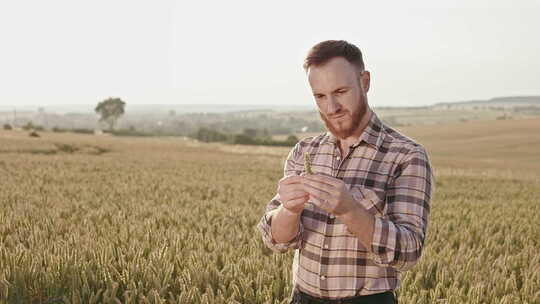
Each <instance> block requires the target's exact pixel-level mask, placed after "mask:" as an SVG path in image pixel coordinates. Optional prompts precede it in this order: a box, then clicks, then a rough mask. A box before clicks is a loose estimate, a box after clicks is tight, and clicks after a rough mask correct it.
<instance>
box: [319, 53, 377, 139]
mask: <svg viewBox="0 0 540 304" xmlns="http://www.w3.org/2000/svg"><path fill="white" fill-rule="evenodd" d="M369 79H370V78H369V72H367V71H365V72H363V73H360V72H359V71H358V68H357V67H356V66H354V65H352V64H350V63H349V62H348V61H347V60H346V59H345V58H343V57H335V58H332V59H330V60H329V61H328V62H327V63H325V64H323V65H321V66H312V67H310V68H309V70H308V81H309V84H310V86H311V90H312V92H313V96H314V97H315V101H316V103H317V107H318V108H319V114H320V116H321V119H322V120H323V121H324V124H325V125H326V128H327V129H328V130H329V131H330V132H331V133H332V134H334V136H336V137H337V138H340V139H345V138H348V137H350V136H351V135H353V134H354V133H355V131H357V130H358V129H359V127H360V121H361V120H362V118H363V117H364V115H366V113H367V108H368V104H367V96H366V93H367V91H368V90H369ZM358 135H359V134H358Z"/></svg>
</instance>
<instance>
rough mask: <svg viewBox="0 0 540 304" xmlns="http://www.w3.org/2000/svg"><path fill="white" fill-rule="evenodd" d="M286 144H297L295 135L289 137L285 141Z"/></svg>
mask: <svg viewBox="0 0 540 304" xmlns="http://www.w3.org/2000/svg"><path fill="white" fill-rule="evenodd" d="M285 141H286V142H289V143H295V144H296V143H297V142H298V137H296V136H295V135H289V136H288V137H287V140H285Z"/></svg>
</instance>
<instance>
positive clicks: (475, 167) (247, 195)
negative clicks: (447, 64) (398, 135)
mask: <svg viewBox="0 0 540 304" xmlns="http://www.w3.org/2000/svg"><path fill="white" fill-rule="evenodd" d="M402 130H403V132H404V133H405V134H407V135H408V136H410V137H413V138H415V139H416V140H418V141H419V142H421V143H422V144H424V146H426V148H427V149H428V151H429V153H430V156H431V159H432V163H433V165H434V168H435V174H436V192H435V197H434V199H433V202H432V213H431V217H430V224H429V228H428V238H427V241H426V247H425V250H424V253H423V257H422V259H421V261H420V262H419V263H418V265H416V266H415V268H413V269H412V270H411V271H409V272H406V273H404V274H403V276H402V284H401V288H400V291H399V300H400V303H411V304H412V303H456V304H457V303H540V252H539V251H540V228H539V223H540V204H539V202H540V132H539V131H540V119H527V120H505V121H479V122H468V123H460V124H446V125H431V126H421V127H407V128H403V129H402ZM288 150H289V149H288V148H268V147H250V146H227V145H221V144H201V143H197V142H193V141H189V140H183V139H178V138H119V137H107V136H93V135H75V134H57V133H41V137H40V138H31V137H29V136H28V134H27V132H22V131H0V178H1V179H0V181H1V184H0V187H1V190H0V206H1V207H2V208H1V209H0V303H286V299H287V296H288V295H289V293H290V288H291V286H290V283H291V282H290V279H291V273H290V268H291V261H292V254H291V253H287V254H282V255H279V254H273V253H272V252H271V251H270V250H268V249H266V248H265V247H264V245H263V244H262V241H261V240H260V236H259V234H258V233H257V231H256V230H255V225H256V223H257V222H258V220H259V218H260V216H261V215H262V212H263V210H264V206H265V205H266V203H267V202H268V201H269V200H270V199H271V197H272V196H273V195H274V192H275V190H276V183H277V181H278V180H279V178H280V177H281V175H282V167H283V160H284V159H285V156H286V155H287V152H288Z"/></svg>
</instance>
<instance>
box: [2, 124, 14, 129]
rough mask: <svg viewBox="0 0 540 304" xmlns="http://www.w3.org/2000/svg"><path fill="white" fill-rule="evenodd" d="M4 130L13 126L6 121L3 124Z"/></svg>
mask: <svg viewBox="0 0 540 304" xmlns="http://www.w3.org/2000/svg"><path fill="white" fill-rule="evenodd" d="M4 130H13V127H12V126H11V125H10V124H8V123H6V124H4Z"/></svg>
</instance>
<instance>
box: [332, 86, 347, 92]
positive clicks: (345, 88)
mask: <svg viewBox="0 0 540 304" xmlns="http://www.w3.org/2000/svg"><path fill="white" fill-rule="evenodd" d="M349 88H350V87H349V86H341V87H338V88H337V89H335V90H333V91H332V92H337V91H340V90H348V89H349Z"/></svg>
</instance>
